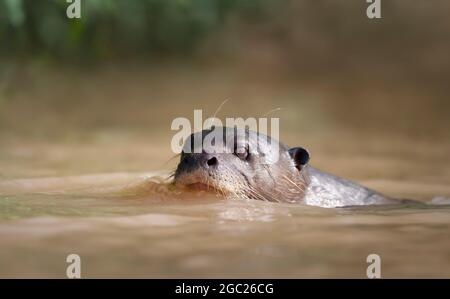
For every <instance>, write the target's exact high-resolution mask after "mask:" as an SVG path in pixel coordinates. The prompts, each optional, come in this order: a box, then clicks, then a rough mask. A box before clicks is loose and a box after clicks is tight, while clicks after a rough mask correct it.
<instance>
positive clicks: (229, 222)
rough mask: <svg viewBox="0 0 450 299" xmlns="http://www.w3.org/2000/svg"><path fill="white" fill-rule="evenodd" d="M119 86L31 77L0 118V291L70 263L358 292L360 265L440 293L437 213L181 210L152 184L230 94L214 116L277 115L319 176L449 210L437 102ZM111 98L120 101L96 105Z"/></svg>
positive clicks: (440, 220) (196, 80)
mask: <svg viewBox="0 0 450 299" xmlns="http://www.w3.org/2000/svg"><path fill="white" fill-rule="evenodd" d="M120 74H121V73H120V72H113V74H112V75H111V74H110V73H108V75H105V74H103V75H102V74H92V75H90V77H89V76H87V77H85V76H83V77H77V76H75V75H73V77H72V78H71V79H72V80H70V84H69V83H67V82H66V83H64V82H65V81H63V82H59V81H58V79H57V77H58V75H54V76H53V77H50V79H42V78H41V77H39V78H41V79H35V81H34V84H27V85H26V86H25V87H23V88H21V89H17V90H16V91H15V92H11V93H9V94H7V95H6V96H7V97H9V98H10V99H7V100H6V101H4V102H3V103H1V104H2V105H3V106H2V107H3V112H2V126H3V128H5V129H7V130H3V132H1V134H2V135H1V136H2V141H1V146H0V170H1V172H0V277H21V278H23V277H61V278H63V277H65V273H66V267H67V263H66V261H65V260H66V257H67V255H68V254H70V253H76V254H78V255H80V257H81V261H82V277H96V278H98V277H127V278H129V277H148V278H161V277H163V278H202V277H203V278H219V277H227V278H238V277H239V278H240V277H246V278H251V277H254V278H261V277H264V278H278V277H279V278H316V277H318V278H328V277H336V278H344V277H355V278H365V277H366V268H367V265H368V264H367V263H366V257H367V256H368V255H369V254H372V253H376V254H378V255H380V257H381V265H382V277H446V278H448V277H450V238H449V235H450V207H449V206H444V205H442V206H432V205H425V206H402V207H361V208H341V209H324V208H318V207H307V206H300V205H292V204H282V203H268V202H261V201H246V200H239V199H236V200H224V199H221V198H217V197H216V196H214V195H205V194H202V195H201V196H200V195H199V194H195V195H192V194H182V193H180V192H179V191H177V190H174V189H173V188H170V187H168V185H167V184H166V182H165V181H163V178H164V177H166V176H167V173H168V172H170V170H172V169H173V167H174V166H175V165H176V159H174V160H170V158H171V157H172V156H173V155H174V154H173V153H172V152H171V150H170V139H171V136H173V133H174V132H172V131H171V130H170V122H171V120H172V119H173V118H174V117H177V116H184V117H192V113H193V109H194V108H205V109H206V110H207V113H209V114H212V113H213V112H214V110H215V109H216V108H217V106H218V105H219V104H220V102H222V101H223V99H224V98H225V97H227V96H230V94H231V100H232V102H231V103H229V104H228V106H227V105H225V107H224V108H223V111H222V112H221V113H220V115H219V116H223V117H225V116H229V117H239V116H242V117H248V116H255V117H258V116H261V115H264V113H265V112H267V111H269V110H270V109H273V108H276V107H278V106H281V107H283V108H284V109H285V110H284V111H280V112H279V114H278V116H279V117H280V119H281V122H280V123H281V130H282V131H281V139H282V140H283V141H284V142H286V143H288V144H290V145H301V146H304V147H306V148H308V149H309V150H310V152H311V163H312V165H314V166H316V167H318V168H320V169H323V170H326V171H329V172H332V173H334V174H337V175H340V176H344V177H346V178H350V179H352V180H355V181H357V182H360V183H362V184H364V185H367V186H369V187H372V188H374V189H376V190H378V191H381V192H383V193H386V194H388V195H391V196H395V197H401V198H411V199H417V200H421V201H425V202H427V201H430V200H431V199H432V198H434V197H436V196H444V197H450V164H449V160H448V158H449V154H450V138H449V136H448V132H447V131H448V130H447V129H446V128H448V126H447V127H446V126H443V124H445V125H448V114H447V116H446V117H447V118H445V117H442V116H443V115H445V113H443V111H442V110H445V109H447V108H445V107H447V106H442V105H441V104H442V103H443V102H442V101H440V100H439V99H438V100H436V101H435V102H432V100H430V101H431V102H428V103H426V101H425V100H424V101H423V102H422V99H419V100H417V101H413V102H412V103H411V105H405V103H407V102H408V101H406V100H405V101H399V102H395V101H394V102H390V101H391V100H392V99H393V98H394V95H390V96H391V97H389V95H387V96H386V95H380V94H378V95H373V94H372V97H371V98H370V99H369V100H367V101H366V102H365V104H364V103H360V102H358V101H359V98H358V100H357V99H355V98H357V96H356V95H353V96H351V95H350V96H349V95H348V94H347V95H346V96H349V97H350V98H351V99H353V100H352V101H344V100H342V101H341V102H340V103H341V104H340V105H336V104H333V103H334V101H336V97H337V96H336V94H335V93H334V91H330V90H329V89H327V91H326V92H324V91H323V90H324V89H323V88H318V87H317V86H311V85H308V84H309V83H308V84H307V83H305V82H303V83H304V85H307V86H310V88H309V89H308V90H309V91H308V90H306V91H305V90H303V89H302V88H300V87H301V86H302V82H301V81H300V82H299V83H298V84H292V82H288V83H286V84H287V85H286V86H285V85H283V86H275V87H274V86H273V84H278V83H276V82H275V83H273V82H272V85H271V87H270V89H269V88H268V87H267V85H266V86H264V84H262V83H258V82H255V81H252V79H249V78H247V77H245V76H241V77H239V78H237V79H234V76H232V75H229V76H228V75H223V74H222V75H221V76H219V77H217V76H215V74H212V75H211V73H202V72H198V73H195V74H194V75H192V76H188V79H186V76H185V73H183V72H181V74H179V73H177V74H175V75H174V74H170V80H171V84H168V83H167V82H168V81H167V80H168V79H167V78H166V77H165V76H164V75H159V76H155V75H150V76H147V75H143V74H140V73H134V77H133V80H131V79H130V80H129V81H127V80H126V76H125V75H120ZM167 76H169V75H167ZM116 77H118V78H119V79H120V82H121V83H120V84H121V85H120V87H117V84H111V83H110V82H111V81H114V80H118V81H119V79H117V78H116ZM44 78H45V77H44ZM94 79H95V80H94ZM257 79H258V80H262V78H260V77H259V78H257ZM46 80H47V81H46ZM186 80H187V81H186ZM55 82H56V83H55ZM205 82H207V83H208V84H207V85H208V89H207V90H206V89H204V88H203V86H204V85H205ZM173 86H176V87H177V88H175V89H174V88H173ZM298 86H300V87H298ZM322 87H323V86H322ZM13 90H14V88H13ZM318 90H322V91H321V92H318ZM329 93H333V95H330V94H329ZM409 94H410V93H408V96H409ZM64 95H67V96H68V97H72V98H73V99H76V100H72V101H67V102H66V103H60V102H58V99H60V97H61V96H64ZM377 96H379V97H380V98H384V97H385V96H386V97H387V100H386V101H385V102H376V103H375V102H374V101H373V99H374V98H376V97H377ZM395 96H396V95H395ZM408 96H405V98H407V97H408ZM113 97H116V98H121V97H124V98H126V99H127V101H119V102H117V101H115V102H114V101H112V102H111V104H110V105H105V103H109V102H107V101H108V99H110V98H113ZM29 98H33V101H30V100H28V99H29ZM212 98H214V99H215V100H214V104H211V103H208V99H212ZM364 98H365V97H363V96H362V97H361V99H364ZM424 98H426V97H424ZM38 99H39V101H38ZM80 99H84V100H83V101H81V100H80ZM149 99H150V100H149ZM174 99H177V100H174ZM198 99H202V100H198ZM244 99H245V100H244ZM78 100H79V101H78ZM259 100H261V101H260V102H259ZM80 101H81V102H80ZM152 101H153V102H152ZM155 101H156V102H155ZM233 101H235V102H234V104H233ZM361 101H362V100H361ZM380 101H381V100H380ZM155 103H159V104H155ZM236 103H239V105H240V107H239V109H236ZM355 103H359V104H355ZM433 103H434V104H433ZM255 107H256V108H255ZM342 107H344V110H345V111H347V112H346V113H345V111H343V110H342V109H343V108H342ZM355 107H356V108H355ZM365 107H368V108H365ZM386 107H389V109H386ZM424 107H428V108H426V109H425V108H424ZM442 107H444V108H442ZM353 108H355V109H357V110H358V111H359V112H358V113H359V115H356V114H357V113H355V112H354V111H355V110H351V109H353ZM255 109H258V110H257V111H256V112H257V113H256V114H257V115H254V114H252V113H254V112H255ZM349 109H350V110H349ZM396 109H397V110H396ZM387 110H389V111H387ZM124 111H126V112H127V113H124ZM349 111H350V112H349ZM401 111H403V112H402V113H400V112H401ZM361 113H362V114H364V117H362V116H361V115H360V114H361ZM31 120H33V121H31ZM167 161H168V162H167Z"/></svg>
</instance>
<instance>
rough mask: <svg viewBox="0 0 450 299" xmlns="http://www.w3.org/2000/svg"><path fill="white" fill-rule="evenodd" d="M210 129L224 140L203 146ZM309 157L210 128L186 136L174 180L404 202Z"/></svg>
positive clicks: (339, 201) (252, 135)
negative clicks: (311, 162)
mask: <svg viewBox="0 0 450 299" xmlns="http://www.w3.org/2000/svg"><path fill="white" fill-rule="evenodd" d="M213 130H214V131H215V132H221V133H222V134H221V136H222V137H220V138H223V142H216V143H215V144H214V143H211V144H209V145H205V144H204V143H203V141H204V140H205V139H206V138H207V136H208V134H211V133H212V131H213ZM196 138H198V139H197V140H200V141H201V142H200V144H199V145H196V144H194V142H193V141H194V140H195V139H196ZM230 140H231V141H233V142H229V141H230ZM199 147H201V148H199ZM309 160H310V156H309V153H308V151H307V150H305V149H304V148H302V147H293V148H289V147H287V146H286V145H284V144H282V143H281V142H278V141H277V140H274V139H271V138H270V137H268V136H266V135H263V134H260V133H257V132H254V131H250V130H244V129H237V128H226V127H224V128H222V127H220V128H215V127H213V128H211V129H209V130H203V131H201V132H197V133H194V134H192V135H191V136H190V137H189V138H188V139H187V141H186V142H185V144H184V146H183V151H182V153H181V157H180V162H179V164H178V167H177V169H176V171H175V175H174V183H175V185H176V186H179V187H183V188H189V189H202V190H210V191H211V192H216V193H218V194H221V195H223V196H226V197H228V196H231V197H239V198H249V199H259V200H267V201H277V202H290V203H303V204H306V205H313V206H320V207H329V208H331V207H344V206H361V205H381V204H398V203H401V202H403V201H402V200H398V199H394V198H389V197H387V196H385V195H383V194H380V193H378V192H376V191H374V190H371V189H369V188H366V187H363V186H361V185H358V184H356V183H354V182H351V181H349V180H346V179H343V178H339V177H337V176H334V175H331V174H328V173H325V172H322V171H320V170H318V169H316V168H314V167H312V166H310V165H309Z"/></svg>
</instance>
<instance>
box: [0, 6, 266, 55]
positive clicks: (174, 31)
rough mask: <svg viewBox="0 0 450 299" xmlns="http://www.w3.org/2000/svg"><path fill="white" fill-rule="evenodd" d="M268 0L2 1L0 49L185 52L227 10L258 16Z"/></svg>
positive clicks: (56, 52) (220, 21) (14, 51)
mask: <svg viewBox="0 0 450 299" xmlns="http://www.w3.org/2000/svg"><path fill="white" fill-rule="evenodd" d="M270 3H274V1H270V0H263V1H261V0H246V1H239V0H83V1H82V9H81V11H82V12H81V13H82V17H81V19H68V18H67V17H66V9H67V7H68V5H69V4H68V3H67V2H66V0H1V1H0V53H1V54H3V55H5V54H6V55H8V54H14V55H18V56H33V57H44V58H50V57H51V58H52V59H61V58H65V57H70V58H77V57H78V58H83V59H86V58H95V59H99V58H100V59H102V58H111V57H118V56H120V55H123V54H126V53H133V55H142V54H145V55H148V54H152V53H157V54H159V55H161V54H186V53H190V52H191V51H192V50H193V49H194V48H195V46H196V45H197V44H198V43H199V41H201V39H202V38H203V37H204V36H205V35H206V34H210V33H211V32H213V31H214V30H216V29H217V28H219V26H220V25H221V24H223V23H224V22H225V21H226V19H227V17H228V16H229V15H230V13H231V12H237V13H242V14H244V15H248V16H258V14H261V13H263V11H264V10H269V9H270V6H271V5H270Z"/></svg>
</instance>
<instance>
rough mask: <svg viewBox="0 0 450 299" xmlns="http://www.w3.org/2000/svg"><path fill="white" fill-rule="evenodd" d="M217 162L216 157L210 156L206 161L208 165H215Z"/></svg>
mask: <svg viewBox="0 0 450 299" xmlns="http://www.w3.org/2000/svg"><path fill="white" fill-rule="evenodd" d="M217 163H218V161H217V158H216V157H212V158H210V159H208V160H207V161H206V164H207V165H208V166H215V165H217Z"/></svg>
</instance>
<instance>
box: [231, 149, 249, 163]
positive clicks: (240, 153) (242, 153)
mask: <svg viewBox="0 0 450 299" xmlns="http://www.w3.org/2000/svg"><path fill="white" fill-rule="evenodd" d="M234 154H235V155H236V156H237V157H238V158H239V159H241V160H246V159H248V157H249V155H250V153H249V150H248V147H245V148H243V147H241V148H237V149H236V150H235V151H234Z"/></svg>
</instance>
